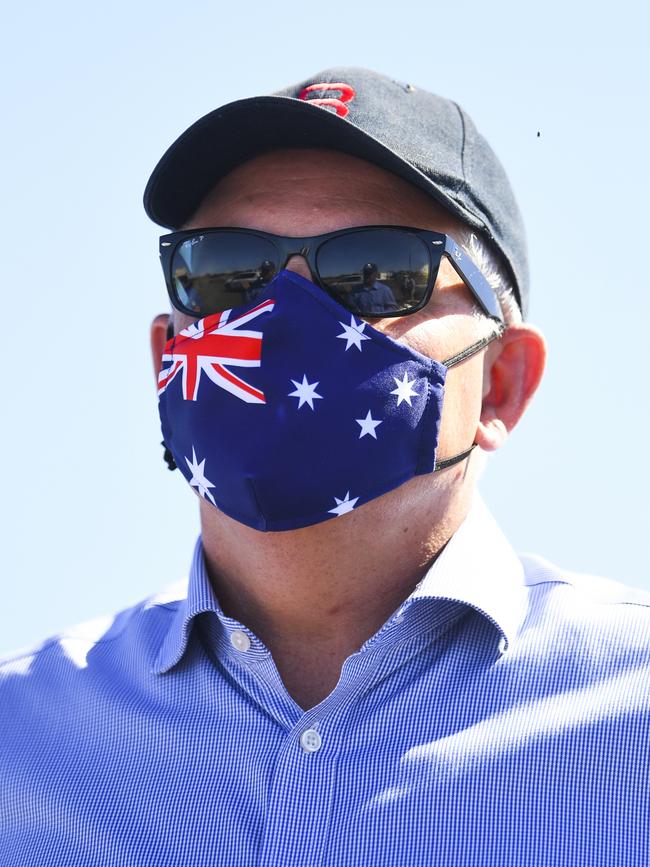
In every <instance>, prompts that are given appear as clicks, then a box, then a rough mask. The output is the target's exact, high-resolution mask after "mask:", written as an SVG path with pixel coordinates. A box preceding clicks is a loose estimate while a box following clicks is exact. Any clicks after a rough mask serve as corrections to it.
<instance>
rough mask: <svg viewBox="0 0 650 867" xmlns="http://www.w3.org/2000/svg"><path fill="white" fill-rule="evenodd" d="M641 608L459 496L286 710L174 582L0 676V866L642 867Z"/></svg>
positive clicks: (648, 821)
mask: <svg viewBox="0 0 650 867" xmlns="http://www.w3.org/2000/svg"><path fill="white" fill-rule="evenodd" d="M649 601H650V600H649V598H648V596H647V595H646V594H643V593H642V592H640V591H634V590H631V589H628V588H625V587H623V586H621V585H619V584H615V583H613V582H610V581H605V580H603V579H597V578H592V577H585V576H577V575H572V574H567V573H566V572H562V571H560V570H558V569H557V568H556V567H554V566H552V565H550V564H548V563H546V562H544V561H543V560H540V559H538V558H536V557H523V558H519V557H517V556H516V555H515V554H514V552H513V551H512V549H511V548H510V546H509V545H508V543H507V542H506V540H505V539H504V537H503V536H502V534H501V533H500V531H499V529H498V528H497V526H496V524H495V523H494V522H493V520H492V519H491V517H490V516H489V514H488V513H487V511H486V510H485V508H484V507H483V506H482V505H481V504H480V503H479V504H477V505H476V506H475V507H474V508H473V510H472V512H471V513H470V516H469V517H468V518H467V520H466V521H465V523H464V524H463V525H462V527H461V528H460V529H459V531H458V532H457V533H456V535H455V536H454V537H453V538H452V540H451V541H450V542H449V544H448V545H447V547H446V548H445V549H444V551H443V552H442V554H441V555H440V556H439V558H438V559H437V560H436V562H435V563H434V565H433V566H432V568H431V569H430V571H429V572H428V574H427V575H426V577H425V578H424V579H423V581H422V582H421V583H420V585H419V586H418V588H417V589H416V590H415V592H414V593H413V594H412V595H411V596H410V597H409V599H408V600H407V601H406V602H405V603H404V604H403V605H402V606H401V607H400V609H399V610H398V611H397V612H395V614H394V615H393V616H392V617H391V618H390V619H389V620H388V621H387V623H386V624H385V625H384V626H383V627H382V629H380V630H379V632H378V633H377V634H376V635H374V636H373V637H372V638H370V639H369V640H368V641H367V642H366V643H365V644H364V646H363V647H362V648H361V649H360V650H359V651H358V653H355V654H354V655H353V656H351V657H350V658H349V659H348V660H347V661H346V662H345V665H344V666H343V670H342V672H341V677H340V680H339V683H338V685H337V686H336V688H335V689H334V691H333V692H332V693H331V694H330V695H329V696H328V697H327V698H326V699H325V700H324V701H322V702H321V703H320V704H319V705H317V706H316V707H314V708H313V709H311V710H308V711H303V710H301V708H299V707H298V706H297V705H296V703H295V702H294V701H293V700H292V699H291V698H290V697H289V695H288V694H287V692H286V690H285V689H284V687H283V685H282V683H281V681H280V678H279V676H278V673H277V671H276V668H275V666H274V664H273V660H272V659H271V657H270V654H269V653H268V651H267V650H266V648H265V647H264V646H263V645H262V644H261V643H260V641H259V640H258V639H257V638H256V637H255V635H253V634H252V633H251V632H250V631H249V630H248V629H247V628H246V627H245V626H242V624H240V623H237V622H235V621H233V620H231V619H229V618H227V617H225V616H224V615H223V613H222V612H221V611H220V609H219V606H218V604H217V601H216V599H215V597H214V595H213V592H212V589H211V586H210V583H209V581H208V578H207V575H206V571H205V567H204V563H203V556H202V551H201V547H200V545H198V546H197V549H196V553H195V557H194V561H193V565H192V570H191V574H190V580H189V586H188V587H187V588H186V589H183V588H182V587H181V588H176V589H175V590H173V591H170V592H169V593H166V594H162V595H160V596H159V597H156V598H153V599H150V600H148V601H146V602H145V603H143V604H140V605H137V606H135V607H134V608H132V609H129V610H127V611H124V612H122V613H120V614H118V615H117V616H116V617H114V618H108V619H106V620H98V621H94V622H92V623H90V624H86V625H83V626H81V627H77V628H75V629H73V630H70V631H68V632H66V633H64V634H62V635H60V636H58V637H56V638H54V639H52V640H50V641H47V642H45V643H44V644H43V645H42V646H41V647H39V648H38V649H37V650H33V651H31V652H28V653H24V654H19V655H15V656H14V657H12V658H11V659H9V660H7V661H6V662H4V664H3V665H2V666H1V667H0V784H1V789H0V865H2V867H48V865H57V867H118V865H119V867H143V865H147V867H150V865H153V867H183V865H188V867H189V865H192V867H203V865H205V867H207V865H219V867H221V865H227V867H239V865H241V867H252V865H260V867H271V865H274V867H316V865H318V867H344V865H345V867H348V865H368V867H384V865H385V867H388V865H391V867H393V865H400V867H401V865H414V867H415V865H418V867H424V865H427V867H428V865H454V867H488V865H489V867H511V865H512V867H515V865H516V867H526V865H531V867H553V865H562V867H570V865H576V867H578V865H579V867H599V865H602V867H619V865H621V867H623V865H634V867H647V865H648V864H650V794H649V793H650V786H649V782H650V781H649V776H650V773H649V770H650V738H649V729H650V727H649V725H648V722H649V709H650V607H649Z"/></svg>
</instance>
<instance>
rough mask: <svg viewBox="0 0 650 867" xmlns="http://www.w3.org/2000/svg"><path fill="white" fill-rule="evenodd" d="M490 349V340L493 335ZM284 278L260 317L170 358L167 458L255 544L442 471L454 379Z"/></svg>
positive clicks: (165, 399)
mask: <svg viewBox="0 0 650 867" xmlns="http://www.w3.org/2000/svg"><path fill="white" fill-rule="evenodd" d="M494 336H497V335H494ZM491 339H493V337H490V338H487V339H485V340H482V341H480V342H479V343H476V344H474V345H473V346H471V347H469V349H467V350H465V351H464V352H462V353H460V354H459V355H457V356H455V357H454V358H453V359H449V360H448V361H447V362H446V363H445V364H441V363H440V362H437V361H434V360H433V359H430V358H427V357H425V356H424V355H420V353H418V352H415V351H414V350H412V349H410V348H409V347H407V346H405V345H404V344H401V343H398V342H396V341H395V340H392V339H391V338H390V337H387V336H386V335H385V334H382V333H380V332H379V331H376V330H375V329H374V328H372V327H371V326H370V325H369V324H368V323H367V322H364V321H363V320H360V319H357V318H356V317H355V316H354V315H352V314H351V313H349V312H348V311H346V310H345V308H343V307H341V306H340V305H339V304H338V303H337V302H336V301H334V300H333V299H332V298H330V297H329V296H328V295H327V294H326V293H325V292H323V290H321V289H319V288H318V287H317V286H315V285H314V284H313V283H311V282H309V281H308V280H306V279H304V278H303V277H301V276H299V275H298V274H295V273H293V272H290V271H281V272H280V273H279V274H278V275H277V277H275V278H274V279H273V280H272V281H271V282H270V283H269V284H268V285H267V287H266V289H265V291H264V294H263V295H261V296H260V297H259V298H258V299H257V301H256V302H255V303H254V304H251V305H248V306H245V307H237V308H234V309H232V310H227V311H225V312H223V313H216V314H213V315H211V316H206V317H205V318H204V319H200V320H198V321H197V322H195V323H193V324H191V325H190V326H189V327H187V328H185V329H184V330H183V331H181V332H180V333H179V334H177V335H176V336H175V337H173V338H172V339H171V340H170V341H168V343H167V345H166V347H165V354H164V355H163V359H162V370H161V372H160V374H159V377H158V393H159V409H160V418H161V422H162V431H163V437H164V441H165V444H166V446H167V448H168V449H169V450H170V451H171V453H172V455H173V457H174V460H175V462H176V464H177V466H178V468H179V469H180V471H181V472H182V473H183V475H184V476H185V478H186V479H187V481H188V482H189V483H190V485H191V486H192V487H194V488H195V489H196V490H197V491H198V493H199V494H200V496H202V497H203V498H204V499H206V500H208V502H210V503H212V505H214V506H216V507H217V508H219V509H220V510H221V511H222V512H224V513H225V514H226V515H228V516H229V517H231V518H234V519H235V520H236V521H240V522H242V523H244V524H247V525H248V526H249V527H253V528H255V529H257V530H292V529H296V528H298V527H306V526H309V525H311V524H318V523H320V522H321V521H327V520H330V519H332V518H335V517H337V516H339V515H344V514H346V513H347V512H351V511H352V510H353V509H357V508H359V507H360V506H362V505H363V504H364V503H367V502H368V501H369V500H372V499H374V498H375V497H380V496H381V495H382V494H384V493H386V492H387V491H390V490H392V489H393V488H397V487H398V486H399V485H401V484H403V483H404V482H406V481H408V480H409V479H411V478H412V477H413V476H415V475H419V474H421V473H430V472H432V471H433V470H434V469H441V468H442V467H443V466H450V465H451V464H453V463H456V462H458V461H460V460H462V459H463V458H465V457H466V456H467V455H468V454H469V451H471V449H470V450H468V451H467V452H464V453H463V454H461V455H456V456H455V457H453V458H450V459H448V460H446V461H441V462H440V463H438V464H436V450H437V445H438V434H439V429H440V417H441V413H442V401H443V393H444V384H445V376H446V373H447V369H448V367H450V366H451V364H453V363H457V362H458V361H461V360H463V359H465V358H467V357H469V355H472V354H474V352H478V351H479V350H480V349H482V348H483V347H484V346H485V345H486V344H487V343H488V342H489V341H490V340H491Z"/></svg>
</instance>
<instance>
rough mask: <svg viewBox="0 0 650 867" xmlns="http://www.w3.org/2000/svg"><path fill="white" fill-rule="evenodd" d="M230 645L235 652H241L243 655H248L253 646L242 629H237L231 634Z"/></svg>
mask: <svg viewBox="0 0 650 867" xmlns="http://www.w3.org/2000/svg"><path fill="white" fill-rule="evenodd" d="M230 643H231V644H232V646H233V647H234V648H235V650H241V652H242V653H246V651H247V650H249V649H250V646H251V640H250V638H249V637H248V635H246V633H245V632H242V631H241V629H235V631H234V632H231V633H230Z"/></svg>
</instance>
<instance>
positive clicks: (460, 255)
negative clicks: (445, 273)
mask: <svg viewBox="0 0 650 867" xmlns="http://www.w3.org/2000/svg"><path fill="white" fill-rule="evenodd" d="M445 253H446V255H447V256H448V258H449V261H450V262H451V264H452V265H453V267H454V270H455V271H456V273H457V274H458V276H459V277H461V278H462V279H463V280H464V281H465V283H466V284H467V286H468V287H469V289H470V291H471V292H472V294H473V295H474V297H475V298H476V300H477V301H478V303H479V305H480V306H481V308H482V310H483V312H484V313H487V315H488V316H490V317H491V318H492V319H496V320H497V321H498V322H503V313H502V312H501V307H500V306H499V302H498V300H497V297H496V295H495V294H494V290H493V289H492V287H491V286H490V284H489V283H488V282H487V280H486V279H485V277H484V276H483V275H482V274H481V272H480V271H479V269H478V268H477V267H476V265H475V264H474V263H473V262H472V260H471V259H470V257H469V256H468V255H467V253H465V251H464V250H462V249H461V248H460V247H459V246H458V244H457V243H456V242H455V241H454V239H453V238H450V237H449V235H447V236H446V240H445Z"/></svg>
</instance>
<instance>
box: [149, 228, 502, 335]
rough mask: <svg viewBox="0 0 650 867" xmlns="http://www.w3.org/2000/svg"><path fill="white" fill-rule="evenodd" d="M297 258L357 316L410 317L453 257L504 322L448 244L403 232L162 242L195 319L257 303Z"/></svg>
mask: <svg viewBox="0 0 650 867" xmlns="http://www.w3.org/2000/svg"><path fill="white" fill-rule="evenodd" d="M293 255H299V256H304V257H305V259H306V260H307V262H308V264H309V267H310V268H311V272H312V275H313V279H314V282H315V283H316V284H317V285H318V286H320V287H321V288H322V289H324V290H325V291H326V292H327V293H328V294H329V295H331V296H332V298H334V299H335V300H336V301H338V302H339V304H341V305H342V306H343V307H345V308H346V310H349V311H350V312H351V313H354V314H356V315H357V316H362V317H363V316H367V317H378V316H380V317H383V316H407V315H408V314H410V313H415V312H416V311H417V310H421V309H422V307H424V305H425V304H426V303H427V302H428V300H429V298H430V297H431V293H432V292H433V288H434V286H435V282H436V277H437V276H438V268H439V267H440V261H441V259H442V257H443V256H447V258H448V259H449V261H450V262H451V264H452V265H453V267H454V269H455V270H456V272H457V273H458V275H459V276H460V277H461V278H462V280H463V281H464V282H465V284H466V285H467V287H468V288H469V290H470V291H471V292H472V294H473V295H474V298H475V299H476V301H477V302H478V304H479V306H480V307H481V309H482V310H483V312H484V313H486V314H487V315H488V316H490V317H492V318H493V319H496V320H497V321H499V322H503V314H502V313H501V309H500V307H499V303H498V301H497V298H496V296H495V294H494V291H493V290H492V288H491V287H490V285H489V283H488V282H487V281H486V279H485V278H484V277H483V275H482V274H481V273H480V271H479V270H478V268H477V267H476V265H475V264H474V263H473V262H472V260H471V259H470V257H469V256H468V255H467V254H466V253H465V252H464V251H463V250H461V248H460V247H459V246H458V244H457V243H456V242H455V241H454V240H453V238H450V237H449V235H442V234H440V233H439V232H430V231H427V230H426V229H411V228H407V227H405V226H358V227H355V228H351V229H341V230H339V231H338V232H329V233H327V234H326V235H315V236H314V237H310V238H287V237H283V236H280V235H270V234H269V233H268V232H260V231H257V230H253V229H231V228H227V229H190V230H187V231H183V232H172V233H171V234H170V235H163V236H162V237H161V238H160V259H161V263H162V267H163V271H164V273H165V281H166V283H167V291H168V292H169V297H170V299H171V302H172V304H173V305H174V307H176V309H177V310H180V311H182V312H183V313H188V314H189V315H190V316H193V317H194V318H197V319H199V318H202V317H203V316H208V315H209V314H211V313H219V312H221V311H222V310H228V309H229V308H231V307H238V306H240V305H244V304H248V303H251V302H254V301H256V300H257V298H258V297H259V296H260V295H261V294H262V292H264V291H265V288H266V284H267V283H269V282H270V281H271V280H272V279H273V277H274V276H275V275H276V274H277V272H278V271H279V270H281V269H282V268H284V266H285V265H286V263H287V261H288V259H289V258H290V257H291V256H293Z"/></svg>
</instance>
